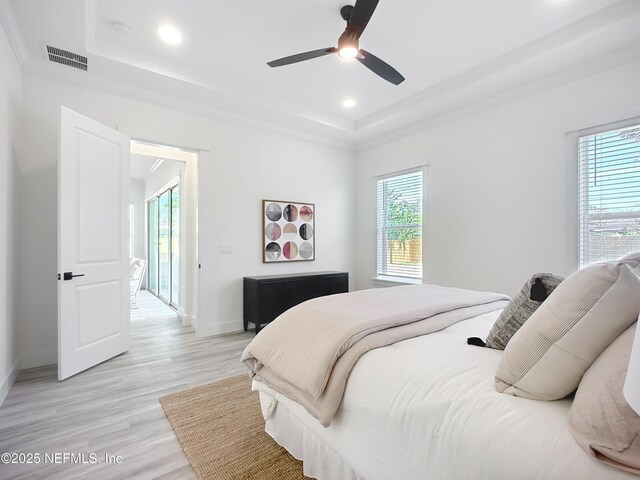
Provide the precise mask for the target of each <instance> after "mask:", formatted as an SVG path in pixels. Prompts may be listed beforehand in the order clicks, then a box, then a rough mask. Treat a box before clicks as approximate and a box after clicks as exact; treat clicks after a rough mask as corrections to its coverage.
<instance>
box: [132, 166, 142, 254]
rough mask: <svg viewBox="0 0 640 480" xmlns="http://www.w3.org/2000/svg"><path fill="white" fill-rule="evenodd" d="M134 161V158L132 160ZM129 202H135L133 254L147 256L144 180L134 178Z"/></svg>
mask: <svg viewBox="0 0 640 480" xmlns="http://www.w3.org/2000/svg"><path fill="white" fill-rule="evenodd" d="M132 161H133V160H132ZM129 203H132V204H133V220H134V231H133V256H134V257H136V258H146V254H145V248H144V245H145V243H144V242H145V231H144V230H145V205H146V204H145V197H144V180H141V179H139V178H132V179H131V184H130V190H129Z"/></svg>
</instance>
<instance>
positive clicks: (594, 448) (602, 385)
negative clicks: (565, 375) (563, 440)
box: [569, 325, 640, 475]
mask: <svg viewBox="0 0 640 480" xmlns="http://www.w3.org/2000/svg"><path fill="white" fill-rule="evenodd" d="M635 329H636V327H635V325H634V326H631V327H629V328H628V329H627V330H626V331H625V332H623V333H622V335H620V336H619V337H618V338H617V339H615V340H614V341H613V342H612V343H611V345H609V346H608V347H607V348H606V349H605V351H604V352H602V354H601V355H600V356H599V357H598V358H597V360H596V361H595V362H593V365H591V367H590V368H589V370H587V372H586V373H585V374H584V377H582V381H581V382H580V386H579V387H578V391H577V392H576V398H575V399H574V400H573V403H572V404H571V410H569V428H570V430H571V433H572V434H573V437H574V438H575V439H576V442H578V444H579V445H580V446H581V447H582V448H584V449H585V450H586V451H587V452H588V453H590V454H591V455H593V456H594V457H596V458H597V459H598V460H601V461H602V462H605V463H607V464H609V465H612V466H614V467H617V468H620V469H623V470H627V471H630V472H632V473H635V474H636V475H640V416H638V414H637V413H636V412H634V411H633V410H632V409H631V407H630V406H629V404H628V403H627V402H626V400H625V399H624V396H623V394H622V387H623V385H624V381H625V378H626V376H627V367H628V365H629V356H630V355H631V345H632V344H633V336H634V333H635Z"/></svg>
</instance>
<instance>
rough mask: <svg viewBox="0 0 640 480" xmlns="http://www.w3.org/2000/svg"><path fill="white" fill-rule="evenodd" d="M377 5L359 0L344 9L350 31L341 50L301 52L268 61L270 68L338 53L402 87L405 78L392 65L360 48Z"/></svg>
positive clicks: (370, 0)
mask: <svg viewBox="0 0 640 480" xmlns="http://www.w3.org/2000/svg"><path fill="white" fill-rule="evenodd" d="M377 6H378V0H356V4H355V5H345V6H344V7H342V8H341V9H340V15H341V16H342V18H343V19H344V20H345V21H346V22H347V28H345V30H344V32H343V33H342V35H340V38H338V48H335V47H330V48H321V49H320V50H312V51H310V52H304V53H298V54H296V55H290V56H288V57H284V58H280V59H278V60H273V61H271V62H267V65H269V66H270V67H281V66H283V65H289V64H292V63H298V62H303V61H305V60H311V59H312V58H318V57H323V56H325V55H329V54H332V53H337V54H338V56H339V57H341V58H345V59H350V58H355V59H356V60H358V61H359V62H360V63H361V64H362V65H364V66H365V67H367V68H368V69H369V70H371V71H372V72H373V73H375V74H376V75H379V76H381V77H382V78H384V79H385V80H386V81H388V82H391V83H393V84H394V85H399V84H400V83H402V82H403V81H404V77H403V76H402V75H400V73H399V72H398V71H397V70H396V69H395V68H393V67H392V66H391V65H389V64H388V63H386V62H384V61H382V60H380V59H379V58H378V57H376V56H375V55H373V54H372V53H369V52H367V51H366V50H365V49H363V48H360V47H359V44H358V40H359V39H360V36H361V35H362V32H364V29H365V27H366V26H367V23H369V19H371V16H372V15H373V12H374V11H375V9H376V7H377Z"/></svg>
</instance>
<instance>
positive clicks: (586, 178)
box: [579, 125, 640, 266]
mask: <svg viewBox="0 0 640 480" xmlns="http://www.w3.org/2000/svg"><path fill="white" fill-rule="evenodd" d="M579 156H580V193H579V195H580V200H579V203H580V246H579V248H580V266H584V265H588V264H590V263H593V262H599V261H603V260H612V259H617V258H619V257H621V256H623V255H626V254H627V253H629V252H632V251H640V125H637V126H633V127H628V128H623V129H617V130H611V131H608V132H603V133H598V134H594V135H586V136H583V137H580V139H579Z"/></svg>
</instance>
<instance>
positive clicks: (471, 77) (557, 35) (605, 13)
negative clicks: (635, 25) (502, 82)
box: [355, 0, 640, 132]
mask: <svg viewBox="0 0 640 480" xmlns="http://www.w3.org/2000/svg"><path fill="white" fill-rule="evenodd" d="M639 12H640V1H638V0H621V1H620V2H617V3H615V4H613V5H611V6H609V7H607V8H604V9H602V10H600V11H598V12H596V13H594V14H592V15H589V16H587V17H585V18H583V19H581V20H578V21H577V22H574V23H572V24H569V25H567V26H566V27H564V28H561V29H560V30H556V31H555V32H552V33H550V34H548V35H546V36H544V37H541V38H539V39H537V40H535V41H533V42H529V43H528V44H525V45H523V46H521V47H519V48H516V49H514V50H511V51H509V52H507V53H506V54H504V55H501V56H499V57H497V58H495V59H493V60H490V61H488V62H485V63H483V64H481V65H478V66H477V67H474V68H471V69H469V70H467V71H465V72H463V73H461V74H459V75H457V76H455V77H451V78H449V79H447V80H445V81H443V82H440V83H438V84H436V85H433V86H431V87H428V88H425V89H424V90H422V91H420V92H418V93H416V94H414V95H411V96H409V97H407V98H404V99H402V100H400V101H399V102H396V103H394V104H393V105H390V106H388V107H386V108H383V109H381V110H378V111H377V112H374V113H372V114H371V115H368V116H366V117H364V118H361V119H360V120H358V121H356V128H355V129H356V132H360V131H363V130H366V129H368V128H371V127H375V126H378V125H381V124H384V123H386V122H388V121H390V120H392V119H393V118H394V117H397V116H398V115H400V114H402V113H403V112H404V111H405V110H407V109H413V108H416V107H418V106H420V105H423V104H426V103H428V102H429V101H431V100H433V99H434V98H436V97H439V96H441V95H444V94H447V93H450V92H452V91H453V90H456V89H459V88H461V87H464V86H466V85H469V84H471V83H473V82H476V81H478V80H480V79H483V78H486V77H489V76H491V75H494V74H496V73H498V72H500V71H503V70H507V69H509V68H511V67H513V66H515V65H518V64H521V63H524V62H526V61H527V60H532V59H534V58H536V57H539V56H542V55H547V54H550V53H552V52H554V51H557V50H558V49H561V48H564V47H565V46H567V45H568V44H570V43H573V42H578V41H583V40H585V39H587V38H589V37H591V36H592V35H594V34H596V33H597V32H598V31H601V30H602V29H604V28H606V27H609V26H611V25H612V24H614V23H616V22H619V21H624V20H626V19H628V17H629V16H630V15H637V14H638V13H639Z"/></svg>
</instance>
